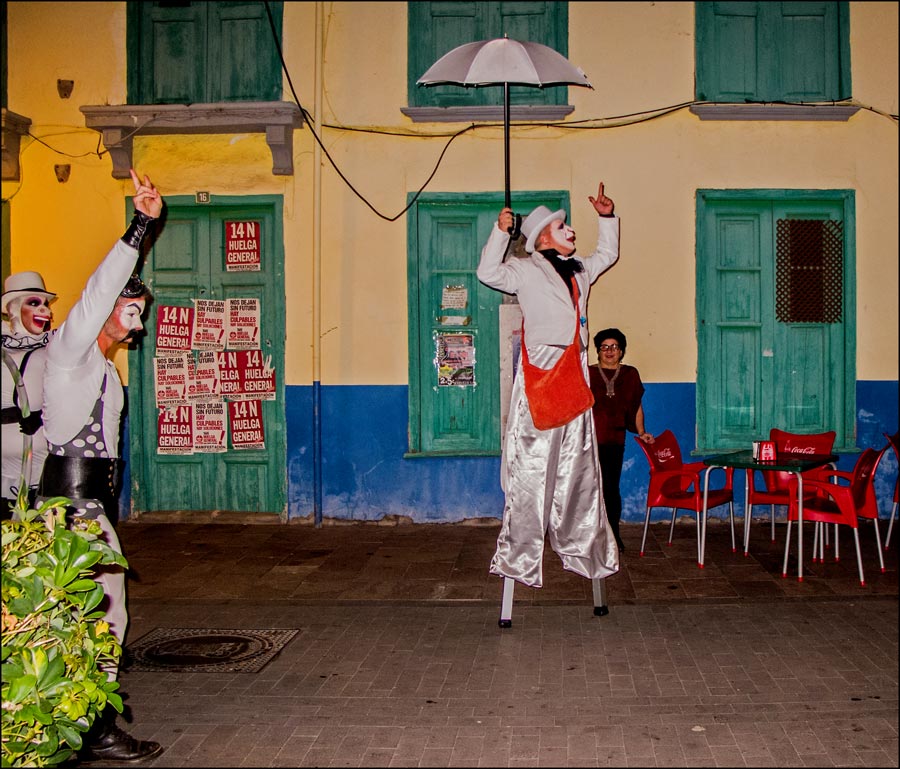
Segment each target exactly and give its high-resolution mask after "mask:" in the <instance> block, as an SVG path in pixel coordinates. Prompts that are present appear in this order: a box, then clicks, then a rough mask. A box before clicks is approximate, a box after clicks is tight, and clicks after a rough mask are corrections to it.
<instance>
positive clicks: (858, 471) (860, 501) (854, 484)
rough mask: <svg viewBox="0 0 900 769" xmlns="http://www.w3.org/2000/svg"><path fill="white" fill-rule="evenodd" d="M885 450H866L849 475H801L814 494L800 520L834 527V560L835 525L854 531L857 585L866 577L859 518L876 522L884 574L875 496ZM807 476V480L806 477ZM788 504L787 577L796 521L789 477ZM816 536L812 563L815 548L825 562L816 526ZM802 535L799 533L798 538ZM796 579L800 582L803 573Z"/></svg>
mask: <svg viewBox="0 0 900 769" xmlns="http://www.w3.org/2000/svg"><path fill="white" fill-rule="evenodd" d="M885 451H887V446H885V447H884V448H883V449H881V451H876V450H875V449H866V450H865V451H863V453H862V454H860V456H859V459H858V460H856V466H855V467H854V468H853V472H852V473H848V472H844V471H842V470H835V469H826V468H820V469H819V470H813V471H810V473H809V474H804V476H803V488H804V489H805V490H806V489H808V490H809V491H811V492H815V494H814V495H813V496H812V497H810V498H806V495H805V494H804V500H803V520H804V521H814V522H815V523H816V524H820V523H824V524H829V523H833V524H836V526H835V536H834V540H835V547H834V560H835V561H839V560H840V551H839V549H838V535H837V531H838V529H837V526H841V525H843V526H849V527H850V528H851V529H852V530H853V538H854V542H855V544H856V563H857V565H858V567H859V584H860V585H862V586H865V584H866V578H865V575H864V573H863V564H862V554H861V552H860V549H859V519H860V518H873V519H874V523H875V538H876V540H877V542H878V559H879V561H880V562H881V571H882V573H883V572H884V570H885V569H884V560H883V558H882V555H881V537H880V535H879V532H878V501H877V499H876V497H875V486H874V478H875V470H876V469H877V467H878V463H879V462H880V461H881V457H883V456H884V453H885ZM808 476H809V477H808ZM788 485H789V487H790V497H789V499H790V502H789V505H788V527H787V538H786V540H785V543H784V564H783V565H782V569H781V576H782V577H787V562H788V553H789V551H790V546H791V524H792V523H793V522H794V521H796V520H798V509H797V508H798V505H797V478H796V477H794V478H791V480H790V482H789V484H788ZM816 528H817V530H816V537H815V539H814V541H813V561H815V559H816V548H817V545H818V548H819V557H820V558H821V559H822V561H823V562H824V552H823V551H822V537H820V536H819V531H818V526H817V527H816ZM802 535H803V532H802V531H801V532H800V536H802ZM800 574H801V575H800V576H798V579H799V580H800V581H802V580H803V576H802V572H800Z"/></svg>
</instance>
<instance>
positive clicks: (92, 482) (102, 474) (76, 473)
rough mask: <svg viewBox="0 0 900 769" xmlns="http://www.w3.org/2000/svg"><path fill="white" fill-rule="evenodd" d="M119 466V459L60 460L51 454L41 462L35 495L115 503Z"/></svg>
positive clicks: (62, 458)
mask: <svg viewBox="0 0 900 769" xmlns="http://www.w3.org/2000/svg"><path fill="white" fill-rule="evenodd" d="M120 466H121V462H120V460H118V459H106V458H103V457H61V456H58V455H57V454H50V455H49V456H48V457H47V459H46V460H45V461H44V470H43V472H42V473H41V484H40V487H39V489H38V494H40V495H41V496H42V497H68V498H69V499H99V500H101V501H103V502H104V503H107V502H114V501H115V498H116V490H117V489H118V485H119V470H120ZM104 506H105V505H104Z"/></svg>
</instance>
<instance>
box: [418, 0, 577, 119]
mask: <svg viewBox="0 0 900 769" xmlns="http://www.w3.org/2000/svg"><path fill="white" fill-rule="evenodd" d="M407 7H408V9H409V14H408V18H409V36H408V43H407V44H408V48H409V55H408V57H407V61H408V66H409V73H408V77H409V104H410V105H411V106H417V107H471V106H482V105H500V104H503V89H502V88H494V87H483V88H462V87H459V86H451V85H439V86H432V87H428V88H424V87H420V86H417V85H416V80H418V79H419V78H420V77H421V76H422V75H423V74H425V71H426V70H427V69H428V68H429V67H430V66H431V65H432V64H434V63H435V62H436V61H437V60H438V59H439V58H441V56H443V55H444V54H445V53H447V52H448V51H450V50H452V49H453V48H456V47H457V46H459V45H463V44H464V43H474V42H476V41H479V40H492V39H494V38H498V37H503V36H504V35H506V36H508V37H510V38H512V39H514V40H527V41H531V42H535V43H542V44H543V45H547V46H550V47H551V48H553V49H555V50H556V51H558V52H559V53H561V54H562V55H563V56H567V55H568V29H569V10H568V3H565V2H456V1H455V0H447V1H445V2H412V3H407ZM566 93H567V92H566V89H565V88H528V87H515V86H513V87H511V88H510V93H509V101H510V104H512V105H515V104H565V103H566Z"/></svg>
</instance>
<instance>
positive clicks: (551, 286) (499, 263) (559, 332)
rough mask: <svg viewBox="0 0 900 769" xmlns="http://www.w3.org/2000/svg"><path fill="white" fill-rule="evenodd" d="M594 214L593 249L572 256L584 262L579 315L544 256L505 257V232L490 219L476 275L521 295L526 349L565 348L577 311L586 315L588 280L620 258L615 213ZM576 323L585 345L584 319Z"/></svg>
mask: <svg viewBox="0 0 900 769" xmlns="http://www.w3.org/2000/svg"><path fill="white" fill-rule="evenodd" d="M597 219H598V220H599V228H600V233H599V237H598V240H597V248H596V249H595V250H594V253H593V254H591V255H590V256H589V257H587V258H581V257H579V256H573V257H572V258H573V259H578V260H579V261H580V262H581V263H582V264H584V271H583V272H579V273H576V274H575V279H576V281H577V284H578V293H579V308H578V313H579V314H578V315H576V312H575V307H574V305H573V304H572V298H571V296H570V295H569V290H568V288H567V287H566V285H565V284H564V283H563V281H562V279H561V278H560V277H559V273H557V272H556V270H555V269H554V268H553V265H552V264H550V262H549V261H548V260H547V259H546V258H545V257H544V256H543V255H541V254H539V253H537V252H536V253H534V254H531V256H530V257H529V258H527V259H523V258H520V257H511V258H510V259H508V260H507V261H506V262H503V255H504V253H505V252H506V246H507V243H508V242H509V233H507V232H504V231H502V230H501V229H500V228H499V227H498V226H497V224H496V222H495V223H494V226H493V228H492V229H491V234H490V237H489V238H488V241H487V243H486V244H485V246H484V248H483V249H482V251H481V261H480V262H479V264H478V271H477V275H478V279H479V280H480V281H481V282H482V283H484V284H485V285H486V286H490V287H491V288H494V289H497V290H498V291H503V292H505V293H507V294H515V295H516V296H517V297H518V298H519V305H520V306H521V308H522V315H523V316H524V323H525V340H526V342H527V344H528V349H529V350H530V349H531V348H532V346H533V345H539V344H548V345H557V346H563V347H564V346H568V345H570V344H571V343H572V338H573V337H574V335H575V323H576V322H577V320H578V317H579V315H580V317H587V301H588V294H589V293H590V287H591V284H592V283H593V282H594V281H595V280H597V278H598V277H599V276H600V275H601V274H602V273H604V272H605V271H606V270H608V269H609V268H610V267H611V266H612V265H613V264H614V263H615V262H616V260H617V259H618V258H619V217H617V216H609V217H607V216H598V217H597ZM580 328H581V343H582V346H583V347H587V346H588V329H587V324H586V323H585V324H582V325H581V326H580Z"/></svg>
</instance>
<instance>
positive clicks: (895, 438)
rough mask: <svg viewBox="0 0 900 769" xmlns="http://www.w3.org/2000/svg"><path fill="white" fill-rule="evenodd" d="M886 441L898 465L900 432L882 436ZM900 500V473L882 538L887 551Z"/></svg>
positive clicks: (899, 459)
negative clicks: (899, 499) (885, 533)
mask: <svg viewBox="0 0 900 769" xmlns="http://www.w3.org/2000/svg"><path fill="white" fill-rule="evenodd" d="M884 437H885V438H887V439H888V443H889V444H890V446H891V448H892V449H893V450H894V454H895V455H896V457H897V464H898V465H900V430H898V431H897V432H895V433H894V434H893V435H888V434H887V433H885V434H884ZM898 498H900V473H898V474H897V480H895V481H894V506H893V507H892V508H891V521H890V523H889V524H888V532H887V536H886V537H885V538H884V549H885V550H887V549H888V548H889V547H890V546H891V532H892V531H893V530H894V518H896V517H897V500H898Z"/></svg>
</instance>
